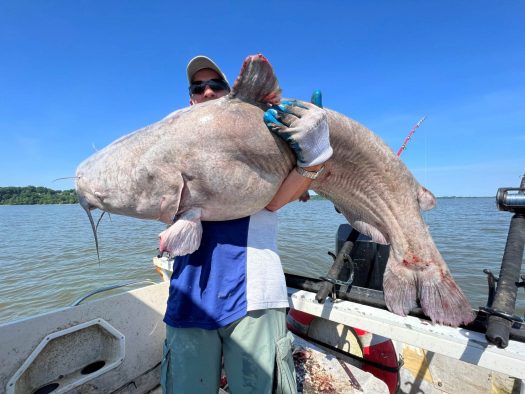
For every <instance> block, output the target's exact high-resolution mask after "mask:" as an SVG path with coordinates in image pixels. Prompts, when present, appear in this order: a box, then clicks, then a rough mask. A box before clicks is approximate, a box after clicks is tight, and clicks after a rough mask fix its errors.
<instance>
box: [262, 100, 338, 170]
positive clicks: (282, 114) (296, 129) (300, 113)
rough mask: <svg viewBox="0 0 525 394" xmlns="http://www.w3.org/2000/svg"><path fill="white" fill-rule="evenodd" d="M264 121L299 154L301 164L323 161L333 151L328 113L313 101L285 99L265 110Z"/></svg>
mask: <svg viewBox="0 0 525 394" xmlns="http://www.w3.org/2000/svg"><path fill="white" fill-rule="evenodd" d="M264 122H265V123H266V125H267V126H268V128H269V129H270V131H272V132H273V133H274V134H276V135H278V136H279V137H281V138H282V139H284V140H285V141H286V142H287V143H288V145H290V148H292V149H293V151H294V152H295V155H296V156H297V165H298V166H299V167H310V166H314V165H317V164H322V163H324V162H325V161H327V160H328V159H329V158H330V157H331V156H332V154H333V150H332V147H331V146H330V138H329V130H328V122H327V120H326V112H325V111H324V110H323V109H322V108H319V107H317V106H315V105H313V104H310V103H303V102H301V103H299V102H297V101H283V102H281V104H280V105H278V106H273V107H272V108H270V109H269V110H267V111H266V112H265V113H264Z"/></svg>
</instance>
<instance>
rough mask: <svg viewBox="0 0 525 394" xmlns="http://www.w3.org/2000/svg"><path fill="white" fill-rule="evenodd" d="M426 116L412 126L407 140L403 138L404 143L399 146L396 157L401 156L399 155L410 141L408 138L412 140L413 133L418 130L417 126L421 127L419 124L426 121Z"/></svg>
mask: <svg viewBox="0 0 525 394" xmlns="http://www.w3.org/2000/svg"><path fill="white" fill-rule="evenodd" d="M426 117H427V116H426V115H425V116H423V117H422V118H421V119H419V121H418V122H417V123H416V124H415V125H414V127H413V128H412V130H411V131H410V133H409V134H408V136H407V138H405V142H403V145H401V148H399V150H398V151H397V156H401V153H403V151H404V150H405V148H406V147H407V144H408V141H410V138H412V136H413V135H414V133H415V132H416V130H417V129H418V127H419V126H421V123H423V122H424V121H425V119H426Z"/></svg>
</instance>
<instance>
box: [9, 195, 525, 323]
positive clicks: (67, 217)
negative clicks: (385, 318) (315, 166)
mask: <svg viewBox="0 0 525 394" xmlns="http://www.w3.org/2000/svg"><path fill="white" fill-rule="evenodd" d="M423 215H424V218H425V220H426V222H427V224H428V225H429V228H430V230H431V233H432V235H433V237H434V240H435V242H436V244H437V246H438V249H439V250H440V252H441V254H442V255H443V257H444V258H445V261H447V263H448V266H449V268H450V270H451V271H452V274H453V276H454V278H455V279H456V281H457V282H458V283H459V285H460V287H461V288H462V289H463V291H464V292H465V293H466V294H467V296H468V298H469V299H470V300H471V302H472V306H473V307H475V308H476V307H478V306H481V305H485V303H486V294H487V284H486V283H487V280H486V276H485V274H483V269H484V268H489V269H491V270H492V271H493V272H494V273H495V274H496V275H498V274H499V267H500V264H501V258H502V256H503V250H504V247H505V242H506V239H507V234H508V227H509V223H510V219H511V216H512V215H511V214H510V213H508V212H499V211H497V210H496V207H495V202H494V198H441V199H438V205H437V207H436V208H435V209H434V210H432V211H429V212H425V213H424V214H423ZM279 217H280V220H279V223H280V224H279V225H280V227H279V249H280V253H281V258H282V260H283V265H284V267H285V270H286V271H288V272H291V273H297V274H300V275H304V276H312V277H318V276H319V275H322V274H325V273H326V271H327V270H328V268H329V267H330V265H331V262H332V259H331V258H330V257H329V256H328V255H327V251H329V250H330V251H333V250H334V247H335V233H336V230H337V227H338V225H339V224H340V223H344V222H345V219H344V218H343V217H342V215H339V214H337V213H336V212H335V210H334V208H333V205H332V204H331V203H330V202H329V201H326V200H316V201H310V202H308V203H299V202H295V203H292V204H288V205H287V206H285V207H284V208H282V209H281V211H280V212H279ZM164 227H165V226H164V225H163V224H162V223H159V222H153V221H143V220H138V219H131V218H127V217H122V216H117V215H113V216H111V218H109V217H104V218H103V219H102V221H101V223H100V225H99V231H98V234H99V243H100V257H101V261H100V264H99V263H98V261H97V256H96V252H95V243H94V240H93V235H92V232H91V227H90V225H89V222H88V219H87V216H86V214H85V212H84V211H83V210H82V209H81V208H80V206H78V205H27V206H0V322H5V321H10V320H15V319H19V318H21V317H24V316H30V315H32V314H36V313H42V312H46V311H49V310H52V309H55V308H57V307H63V306H67V305H69V304H71V303H72V302H74V301H75V300H76V299H77V298H79V297H81V296H83V295H85V294H87V293H88V292H90V291H92V290H94V289H97V288H99V287H102V286H108V285H112V284H117V283H124V282H128V281H139V280H152V281H156V282H158V281H159V280H160V277H159V275H158V274H157V273H156V272H155V270H154V268H153V264H152V257H153V256H155V255H156V253H157V249H156V248H157V235H158V233H159V232H160V231H162V230H163V229H164ZM120 291H123V290H120ZM518 299H519V301H518V311H517V312H518V313H521V314H523V312H524V310H525V292H524V291H523V289H520V290H519V292H518Z"/></svg>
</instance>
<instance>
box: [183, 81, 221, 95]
mask: <svg viewBox="0 0 525 394" xmlns="http://www.w3.org/2000/svg"><path fill="white" fill-rule="evenodd" d="M206 86H209V87H210V89H211V90H213V91H214V92H220V91H222V90H227V91H228V92H229V91H230V87H229V86H228V84H227V83H226V81H224V80H222V79H209V80H207V81H194V82H192V83H191V85H190V94H202V93H204V91H205V90H206Z"/></svg>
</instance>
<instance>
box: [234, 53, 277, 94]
mask: <svg viewBox="0 0 525 394" xmlns="http://www.w3.org/2000/svg"><path fill="white" fill-rule="evenodd" d="M229 96H230V97H231V98H238V99H239V100H242V101H248V102H259V103H266V104H279V103H280V101H281V88H280V87H279V82H277V77H276V76H275V74H274V72H273V68H272V65H271V64H270V62H269V61H268V60H267V59H266V58H265V57H264V56H263V55H261V54H258V55H251V56H248V57H247V58H246V59H244V63H243V64H242V68H241V72H240V74H239V76H238V77H237V79H236V80H235V83H234V84H233V88H232V90H231V92H230V94H229Z"/></svg>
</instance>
